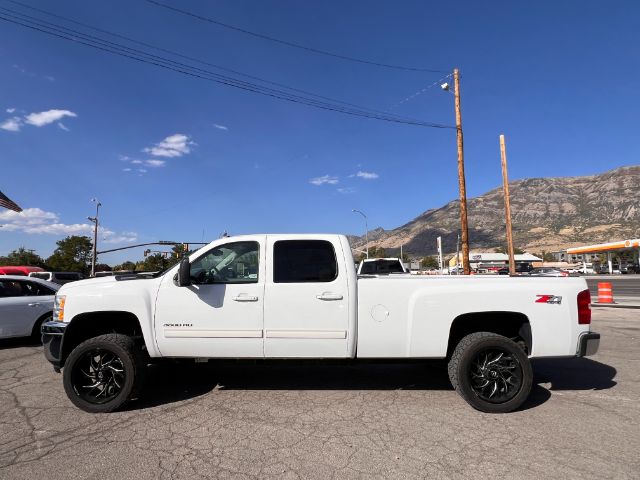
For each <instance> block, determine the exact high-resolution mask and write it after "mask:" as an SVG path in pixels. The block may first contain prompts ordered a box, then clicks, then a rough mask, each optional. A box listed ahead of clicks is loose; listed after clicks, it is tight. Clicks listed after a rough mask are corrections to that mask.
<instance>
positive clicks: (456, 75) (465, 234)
mask: <svg viewBox="0 0 640 480" xmlns="http://www.w3.org/2000/svg"><path fill="white" fill-rule="evenodd" d="M453 87H454V89H453V94H454V95H455V107H456V137H457V140H458V189H459V190H460V230H461V232H462V268H463V269H464V274H465V275H469V274H470V273H471V270H470V268H469V222H468V221H467V187H466V182H465V178H464V142H463V139H462V109H461V107H460V72H459V71H458V69H457V68H454V69H453Z"/></svg>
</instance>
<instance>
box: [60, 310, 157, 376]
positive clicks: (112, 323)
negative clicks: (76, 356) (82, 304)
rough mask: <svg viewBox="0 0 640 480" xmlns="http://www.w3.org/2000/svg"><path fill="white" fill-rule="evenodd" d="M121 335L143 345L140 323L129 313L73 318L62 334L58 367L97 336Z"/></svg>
mask: <svg viewBox="0 0 640 480" xmlns="http://www.w3.org/2000/svg"><path fill="white" fill-rule="evenodd" d="M107 333H121V334H123V335H128V336H130V337H133V338H134V339H135V340H136V341H141V342H142V343H144V340H143V337H142V329H141V328H140V321H139V320H138V317H136V316H135V315H134V314H133V313H131V312H119V311H110V312H88V313H81V314H80V315H76V316H75V317H73V319H72V320H71V322H70V323H69V326H68V327H67V328H66V330H65V332H64V338H63V341H62V352H61V355H60V367H63V366H64V362H65V361H66V359H67V357H68V356H69V354H70V353H71V351H72V350H73V349H74V348H76V347H77V346H78V345H79V344H81V343H82V342H84V341H85V340H88V339H90V338H93V337H97V336H98V335H105V334H107Z"/></svg>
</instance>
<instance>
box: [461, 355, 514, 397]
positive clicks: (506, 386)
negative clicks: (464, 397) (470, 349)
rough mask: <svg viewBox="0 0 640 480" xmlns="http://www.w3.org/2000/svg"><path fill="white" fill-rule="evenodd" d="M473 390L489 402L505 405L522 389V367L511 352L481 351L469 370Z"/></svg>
mask: <svg viewBox="0 0 640 480" xmlns="http://www.w3.org/2000/svg"><path fill="white" fill-rule="evenodd" d="M469 376H470V383H471V388H472V389H473V391H474V393H475V394H476V395H477V396H478V397H479V398H481V399H482V400H485V401H487V402H491V403H504V402H507V401H509V400H511V399H512V398H513V397H515V396H516V395H517V393H518V392H519V391H520V388H521V387H522V377H523V372H522V365H520V363H519V362H518V360H517V359H516V358H515V356H514V355H512V354H511V353H510V352H508V351H506V350H504V349H499V348H488V349H486V350H481V351H480V352H478V353H477V354H476V356H475V358H474V359H473V360H472V362H471V368H470V369H469Z"/></svg>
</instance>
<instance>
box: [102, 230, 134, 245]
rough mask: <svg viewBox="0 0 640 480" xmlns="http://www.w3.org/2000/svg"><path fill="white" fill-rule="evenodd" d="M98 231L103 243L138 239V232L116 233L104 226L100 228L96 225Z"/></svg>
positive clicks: (127, 241)
mask: <svg viewBox="0 0 640 480" xmlns="http://www.w3.org/2000/svg"><path fill="white" fill-rule="evenodd" d="M98 233H99V234H100V236H101V237H102V241H103V242H104V243H131V242H135V241H136V240H137V239H138V234H137V233H135V232H122V233H116V232H113V231H111V230H108V229H106V228H105V229H101V228H100V227H98Z"/></svg>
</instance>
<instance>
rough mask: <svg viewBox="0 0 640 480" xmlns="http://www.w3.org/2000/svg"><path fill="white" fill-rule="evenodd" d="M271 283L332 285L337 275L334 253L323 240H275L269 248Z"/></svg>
mask: <svg viewBox="0 0 640 480" xmlns="http://www.w3.org/2000/svg"><path fill="white" fill-rule="evenodd" d="M273 258H274V260H273V262H274V263H273V282H274V283H305V282H332V281H333V280H335V279H336V277H337V276H338V263H337V261H336V252H335V250H334V248H333V245H331V243H330V242H327V241H325V240H279V241H277V242H276V243H275V245H274V246H273Z"/></svg>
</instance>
